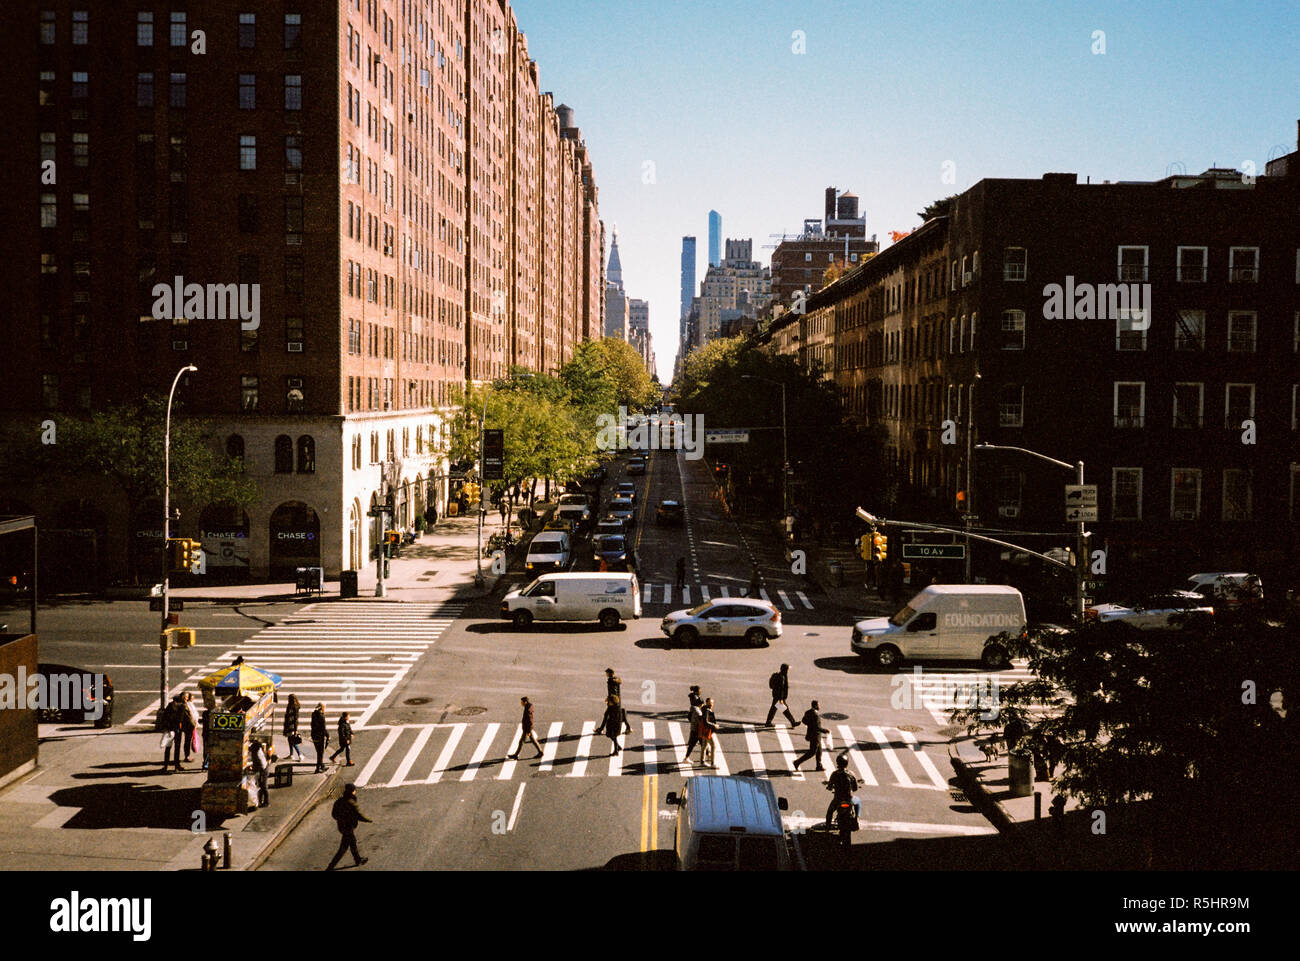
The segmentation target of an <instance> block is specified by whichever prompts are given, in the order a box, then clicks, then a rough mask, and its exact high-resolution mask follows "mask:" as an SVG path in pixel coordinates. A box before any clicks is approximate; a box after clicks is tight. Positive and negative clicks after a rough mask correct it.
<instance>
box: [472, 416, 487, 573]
mask: <svg viewBox="0 0 1300 961" xmlns="http://www.w3.org/2000/svg"><path fill="white" fill-rule="evenodd" d="M486 422H487V393H486V392H484V394H483V412H482V413H481V414H479V418H478V465H479V467H478V483H479V492H478V504H477V505H476V508H477V510H478V541H477V543H476V545H475V548H474V586H475V587H482V586H483V584H484V579H483V515H484V514H486V513H487V512H486V511H485V510H483V495H484V491H485V488H484V486H483V467H484V464H483V427H484V424H485V423H486Z"/></svg>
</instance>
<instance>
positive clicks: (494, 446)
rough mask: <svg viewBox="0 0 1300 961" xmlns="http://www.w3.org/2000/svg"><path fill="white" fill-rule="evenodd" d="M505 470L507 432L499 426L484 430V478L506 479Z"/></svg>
mask: <svg viewBox="0 0 1300 961" xmlns="http://www.w3.org/2000/svg"><path fill="white" fill-rule="evenodd" d="M505 471H506V432H505V431H504V430H502V429H500V428H498V427H494V428H491V429H490V430H485V431H483V479H484V480H504V479H505V476H506V473H505Z"/></svg>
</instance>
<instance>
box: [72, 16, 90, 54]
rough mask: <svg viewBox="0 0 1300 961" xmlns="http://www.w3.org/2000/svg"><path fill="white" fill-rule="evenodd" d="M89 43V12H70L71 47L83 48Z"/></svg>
mask: <svg viewBox="0 0 1300 961" xmlns="http://www.w3.org/2000/svg"><path fill="white" fill-rule="evenodd" d="M89 42H90V11H88V10H73V11H72V45H73V46H74V47H84V46H85V45H86V44H87V43H89Z"/></svg>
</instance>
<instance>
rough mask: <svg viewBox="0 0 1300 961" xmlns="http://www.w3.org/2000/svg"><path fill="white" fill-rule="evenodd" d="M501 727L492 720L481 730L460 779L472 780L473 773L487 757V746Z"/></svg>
mask: <svg viewBox="0 0 1300 961" xmlns="http://www.w3.org/2000/svg"><path fill="white" fill-rule="evenodd" d="M500 728H501V725H500V724H497V723H496V722H493V723H491V724H489V725H488V726H487V730H485V731H484V732H483V738H482V739H481V740H480V741H479V742H478V747H476V748H474V753H473V754H472V755H471V756H470V759H469V764H468V765H466V767H465V773H464V774H462V775H461V776H460V779H461V780H462V781H472V780H474V775H475V774H477V773H478V769H479V765H481V764H482V763H483V759H484V758H485V757H487V752H488V748H489V747H491V746H492V740H493V738H495V737H496V736H497V731H498V730H499V729H500Z"/></svg>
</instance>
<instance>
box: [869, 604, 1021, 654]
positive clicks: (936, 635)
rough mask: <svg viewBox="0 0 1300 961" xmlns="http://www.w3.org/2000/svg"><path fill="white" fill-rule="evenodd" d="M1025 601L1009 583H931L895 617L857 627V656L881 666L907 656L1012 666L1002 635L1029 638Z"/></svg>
mask: <svg viewBox="0 0 1300 961" xmlns="http://www.w3.org/2000/svg"><path fill="white" fill-rule="evenodd" d="M1025 623H1026V622H1025V599H1024V598H1023V597H1022V596H1021V595H1020V592H1019V591H1018V590H1016V589H1015V588H1014V587H1008V586H1007V585H1005V584H931V585H930V586H929V587H927V588H925V590H923V591H921V593H919V594H917V595H916V596H915V597H913V598H912V599H911V601H909V602H908V604H907V606H906V607H904V608H903V609H902V610H901V611H899V612H898V613H897V614H895V615H894V616H893V617H888V618H886V617H873V618H869V619H868V620H865V621H859V622H858V623H857V624H855V625H854V626H853V641H852V644H851V647H852V649H853V653H854V654H859V655H861V656H862V657H869V658H872V659H874V660H875V662H876V663H877V664H879V665H880V666H881V667H895V666H896V665H897V664H898V663H899V661H901V660H902V659H903V658H912V659H915V660H924V659H934V660H969V661H980V662H982V663H983V665H984V666H985V667H987V668H989V669H990V670H997V669H998V668H1003V667H1006V666H1007V664H1008V663H1010V660H1009V658H1008V657H1007V651H1006V648H1005V647H1003V646H1002V645H1001V644H998V643H996V642H993V643H990V641H992V640H993V638H995V637H997V636H998V635H999V634H1001V633H1004V632H1005V633H1007V634H1010V635H1012V636H1024V633H1025Z"/></svg>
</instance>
